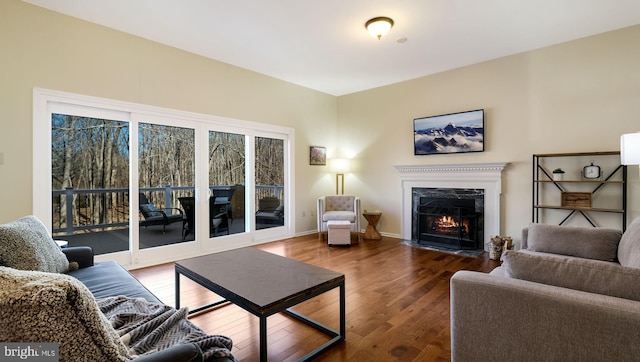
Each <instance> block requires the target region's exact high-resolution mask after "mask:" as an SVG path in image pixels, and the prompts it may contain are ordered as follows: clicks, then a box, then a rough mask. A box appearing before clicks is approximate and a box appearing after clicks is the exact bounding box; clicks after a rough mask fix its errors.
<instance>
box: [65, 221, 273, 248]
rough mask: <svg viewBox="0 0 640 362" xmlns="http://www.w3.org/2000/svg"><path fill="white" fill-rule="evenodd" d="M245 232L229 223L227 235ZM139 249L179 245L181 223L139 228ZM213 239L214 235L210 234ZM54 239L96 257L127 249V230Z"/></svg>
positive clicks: (260, 226) (242, 225)
mask: <svg viewBox="0 0 640 362" xmlns="http://www.w3.org/2000/svg"><path fill="white" fill-rule="evenodd" d="M274 226H279V225H274V224H258V225H257V228H258V229H265V228H269V227H274ZM244 231H245V220H244V219H234V220H233V222H230V227H229V233H230V234H238V233H242V232H244ZM139 235H140V249H147V248H153V247H157V246H162V245H170V244H177V243H181V242H183V241H182V223H173V224H171V225H167V226H166V231H164V232H163V229H162V226H148V227H140V230H139ZM223 235H227V233H226V231H225V230H222V231H219V232H218V236H223ZM211 236H212V237H213V236H214V235H213V234H211ZM54 239H60V240H66V241H68V242H69V246H90V247H91V248H93V252H94V253H95V254H96V255H100V254H108V253H113V252H118V251H124V250H128V249H129V228H128V227H125V228H122V229H118V230H110V231H100V232H89V233H83V234H75V235H64V236H54ZM193 239H194V234H193V233H190V234H189V235H187V237H186V240H185V241H193Z"/></svg>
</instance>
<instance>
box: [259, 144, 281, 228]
mask: <svg viewBox="0 0 640 362" xmlns="http://www.w3.org/2000/svg"><path fill="white" fill-rule="evenodd" d="M284 164H285V158H284V140H282V139H277V138H269V137H256V138H255V180H256V182H255V200H256V205H257V211H256V216H255V225H256V230H261V229H268V228H273V227H277V226H283V225H284V223H285V213H284V209H285V201H286V200H285V194H286V193H285V188H284V184H285V182H284V181H285V179H284V175H285V172H284Z"/></svg>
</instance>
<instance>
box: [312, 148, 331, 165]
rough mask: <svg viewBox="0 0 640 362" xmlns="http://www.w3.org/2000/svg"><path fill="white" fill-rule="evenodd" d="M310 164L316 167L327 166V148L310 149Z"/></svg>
mask: <svg viewBox="0 0 640 362" xmlns="http://www.w3.org/2000/svg"><path fill="white" fill-rule="evenodd" d="M309 164H310V165H315V166H326V164H327V148H326V147H320V146H311V147H309Z"/></svg>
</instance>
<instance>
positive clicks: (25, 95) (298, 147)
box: [0, 0, 640, 261]
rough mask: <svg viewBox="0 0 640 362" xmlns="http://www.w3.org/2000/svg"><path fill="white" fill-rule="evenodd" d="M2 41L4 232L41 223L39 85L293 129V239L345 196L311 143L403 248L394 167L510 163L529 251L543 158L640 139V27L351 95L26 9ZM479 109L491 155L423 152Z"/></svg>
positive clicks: (505, 206) (507, 202)
mask: <svg viewBox="0 0 640 362" xmlns="http://www.w3.org/2000/svg"><path fill="white" fill-rule="evenodd" d="M0 34H1V35H0V39H1V43H2V44H3V54H5V55H10V56H3V57H2V61H1V63H2V66H0V79H1V80H2V82H1V84H2V87H1V88H0V117H1V119H2V125H3V126H4V132H2V133H1V134H0V174H1V175H2V177H0V187H1V188H2V190H4V191H3V192H0V203H1V204H2V205H4V207H3V208H2V210H1V211H0V223H7V222H11V221H13V220H16V219H18V218H20V217H22V216H24V215H30V214H33V213H34V206H33V205H34V203H36V202H37V200H36V199H35V198H34V196H33V195H34V187H35V185H36V184H37V180H35V177H36V176H35V175H37V170H34V166H33V165H34V163H35V161H34V158H35V156H34V152H35V151H34V149H35V148H36V147H37V145H36V144H34V140H33V133H34V130H33V117H34V99H33V90H34V88H41V89H50V90H56V91H61V92H69V93H73V94H80V95H85V96H91V97H100V98H104V99H112V100H116V101H125V102H131V103H136V104H142V105H149V106H155V107H164V108H168V109H175V110H180V111H186V112H194V113H197V114H204V115H213V116H219V117H226V118H229V119H235V120H243V121H247V122H258V123H262V124H268V125H274V126H278V127H287V128H291V129H293V130H294V133H295V143H294V147H295V148H294V151H293V153H294V154H295V155H296V157H295V163H294V164H293V165H292V169H293V178H294V180H293V182H294V183H295V185H296V187H295V189H296V192H295V195H294V197H293V200H292V203H293V205H292V210H293V211H294V215H292V216H291V219H290V220H291V222H292V225H291V226H292V229H291V230H292V234H291V235H289V236H303V235H307V234H313V233H315V232H316V230H317V228H316V219H315V217H314V212H315V207H316V202H317V201H316V200H317V198H318V197H320V196H323V195H332V194H334V193H335V173H333V172H332V171H331V170H330V169H329V167H327V166H314V165H310V164H309V159H308V158H309V157H308V155H309V146H314V145H316V146H323V147H326V149H327V157H328V158H332V157H347V158H350V159H351V165H352V167H351V171H350V172H349V173H347V174H346V175H345V193H347V194H355V195H357V196H358V197H360V199H361V200H362V209H363V210H365V209H366V210H380V211H381V212H382V217H381V219H380V223H379V224H378V229H379V230H380V231H381V233H382V234H383V235H384V236H385V237H391V238H398V239H400V238H401V233H402V223H403V220H402V206H403V204H402V187H401V180H400V174H399V173H398V172H396V170H395V168H394V166H398V165H438V164H443V165H444V164H448V165H461V164H480V163H495V162H501V163H508V165H507V166H506V168H505V169H504V171H503V173H502V190H501V196H500V201H501V202H500V208H501V217H500V220H499V225H500V226H499V229H500V230H499V232H500V234H502V235H510V236H512V237H513V239H514V241H515V242H516V247H518V245H519V244H520V241H521V240H520V235H521V230H522V228H523V227H525V226H526V225H528V224H529V223H530V222H531V219H532V217H531V213H532V196H531V195H532V192H531V186H532V185H531V178H532V171H531V170H532V155H533V154H540V153H563V152H593V151H619V149H620V135H622V134H626V133H632V132H637V131H640V129H639V127H638V122H637V117H638V114H640V102H638V101H637V100H638V99H639V98H640V72H638V66H637V65H638V64H640V47H639V46H638V44H640V25H633V26H630V27H625V28H622V29H617V30H613V31H607V32H603V33H600V34H596V35H592V36H588V37H585V38H580V39H575V40H571V41H568V42H564V43H560V44H555V45H550V46H546V47H543V48H540V49H535V50H530V51H526V52H522V53H518V54H513V55H508V56H505V57H501V58H498V59H493V60H488V61H482V62H480V63H476V64H472V65H468V66H464V67H460V68H456V69H452V70H447V71H443V72H440V73H436V74H432V75H427V76H423V77H418V78H415V79H411V80H407V81H402V82H399V83H395V84H391V85H386V86H382V87H378V88H373V89H369V90H364V91H358V92H355V93H350V94H344V95H339V96H334V95H331V94H327V93H323V92H320V91H317V90H313V89H309V88H305V87H302V86H299V85H296V84H293V83H288V82H285V81H282V80H278V79H275V78H272V77H269V76H265V75H262V74H259V73H256V72H252V71H249V70H245V69H241V68H238V67H234V66H232V65H229V64H225V63H222V62H219V61H215V60H211V59H207V58H205V57H202V56H199V55H195V54H191V53H188V52H185V51H182V50H179V49H176V48H173V47H169V46H166V45H162V44H159V43H156V42H152V41H149V40H146V39H143V38H139V37H136V36H133V35H129V34H126V33H123V32H119V31H116V30H113V29H110V28H107V27H104V26H101V25H96V24H93V23H90V22H87V21H83V20H79V19H77V18H73V17H70V16H67V15H62V14H59V13H56V12H53V11H50V10H46V9H44V8H41V7H37V6H34V5H31V4H29V3H26V2H23V1H20V0H7V1H3V2H2V3H0ZM373 40H375V39H373ZM469 51H472V50H469ZM247 105H250V106H247ZM474 109H484V110H485V122H486V123H485V126H486V138H485V142H486V143H485V150H484V152H478V153H467V154H447V155H430V156H415V155H414V153H413V149H412V148H413V142H412V140H413V137H412V134H413V119H415V118H418V117H424V116H430V115H438V114H447V113H454V112H463V111H468V110H474ZM602 166H606V165H602ZM629 171H630V172H629V176H628V181H629V182H628V190H629V194H628V205H627V210H628V216H627V220H628V221H629V222H631V220H633V219H635V218H637V217H639V216H640V198H638V195H639V194H640V179H639V176H638V172H637V168H636V167H635V166H633V167H630V168H629ZM573 172H576V175H577V174H578V172H579V171H577V170H574V171H573ZM604 221H605V222H609V221H611V220H609V219H607V218H605V219H604ZM578 223H580V221H579V222H578ZM363 225H365V223H364V221H363ZM611 225H612V226H614V227H619V226H618V225H619V224H617V221H614V222H613V223H612V224H611ZM398 241H399V240H398ZM164 261H170V260H169V259H166V260H164Z"/></svg>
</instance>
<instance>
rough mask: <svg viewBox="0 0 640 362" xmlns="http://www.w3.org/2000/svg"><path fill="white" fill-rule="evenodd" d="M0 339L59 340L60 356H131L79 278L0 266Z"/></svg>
mask: <svg viewBox="0 0 640 362" xmlns="http://www.w3.org/2000/svg"><path fill="white" fill-rule="evenodd" d="M0 342H48V343H58V346H59V353H60V356H59V357H60V360H61V361H82V360H84V361H127V360H128V359H129V357H130V356H129V355H128V352H127V348H126V347H125V345H124V344H123V343H122V342H121V341H120V338H119V336H118V334H117V332H116V331H115V330H114V329H113V327H111V324H110V323H109V321H108V320H107V319H106V317H105V316H104V315H103V314H102V313H101V312H100V310H99V309H98V306H97V304H96V301H95V299H94V298H93V296H92V295H91V292H90V291H89V290H88V289H87V287H85V286H84V284H82V283H81V282H80V281H78V280H77V279H75V278H73V277H71V276H69V275H64V274H53V273H43V272H37V271H24V270H17V269H13V268H7V267H0Z"/></svg>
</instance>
